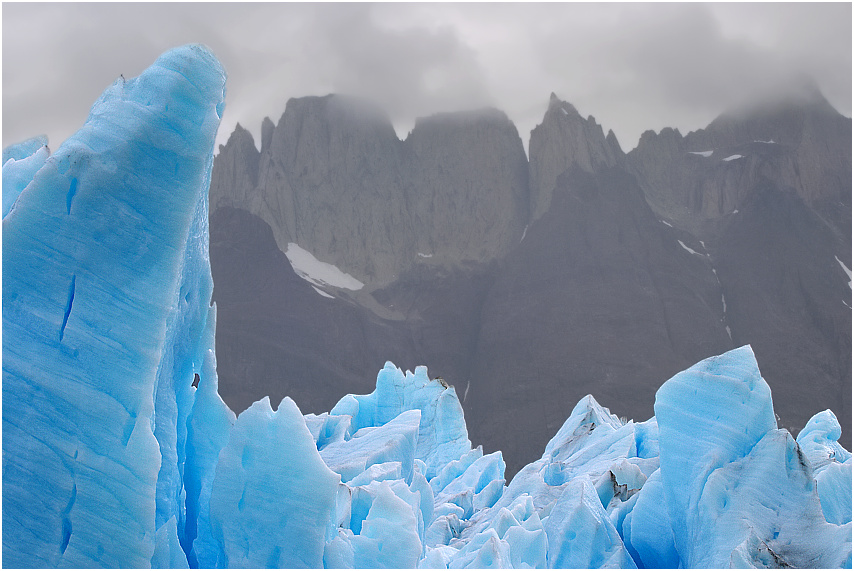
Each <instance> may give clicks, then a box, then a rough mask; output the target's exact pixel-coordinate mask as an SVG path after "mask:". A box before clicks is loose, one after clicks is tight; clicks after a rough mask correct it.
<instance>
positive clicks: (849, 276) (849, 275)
mask: <svg viewBox="0 0 854 571" xmlns="http://www.w3.org/2000/svg"><path fill="white" fill-rule="evenodd" d="M833 257H834V258H836V261H837V262H839V265H840V266H842V269H843V270H845V273H846V274H848V287H849V288H850V287H851V270H849V269H848V268H847V267H846V266H845V264H843V263H842V260H840V259H839V258H837V257H836V256H833Z"/></svg>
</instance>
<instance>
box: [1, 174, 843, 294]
mask: <svg viewBox="0 0 854 571" xmlns="http://www.w3.org/2000/svg"><path fill="white" fill-rule="evenodd" d="M4 172H5V171H4ZM4 182H5V179H4ZM4 196H5V195H4ZM4 201H5V199H4ZM834 258H836V261H837V262H839V265H840V266H842V270H843V271H844V272H845V273H846V274H847V275H848V287H849V288H850V287H851V270H849V269H848V266H846V265H845V264H844V263H843V262H842V260H840V259H839V258H838V257H837V256H834Z"/></svg>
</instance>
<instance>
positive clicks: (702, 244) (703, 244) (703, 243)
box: [700, 240, 706, 250]
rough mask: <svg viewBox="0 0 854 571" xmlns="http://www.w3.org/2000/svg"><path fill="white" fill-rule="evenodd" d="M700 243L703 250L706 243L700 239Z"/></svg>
mask: <svg viewBox="0 0 854 571" xmlns="http://www.w3.org/2000/svg"><path fill="white" fill-rule="evenodd" d="M700 245H701V246H702V247H703V249H704V250H705V249H706V243H705V242H703V241H702V240H700Z"/></svg>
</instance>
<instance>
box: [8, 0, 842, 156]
mask: <svg viewBox="0 0 854 571" xmlns="http://www.w3.org/2000/svg"><path fill="white" fill-rule="evenodd" d="M191 42H201V43H204V44H206V45H208V46H209V47H210V48H211V49H212V50H213V51H214V53H215V54H216V55H217V56H218V57H219V58H220V60H221V61H222V63H223V65H224V66H225V68H226V70H227V72H228V74H229V82H228V98H227V107H226V113H225V116H224V117H223V125H222V127H221V129H220V135H219V141H220V142H224V141H225V140H226V139H227V137H228V134H229V133H230V132H231V131H232V130H233V128H234V125H235V124H236V123H237V122H240V123H241V124H242V125H243V126H244V127H246V128H247V129H249V130H250V131H251V132H253V134H254V135H255V136H256V140H257V137H258V135H259V132H260V125H261V120H262V119H263V117H264V116H270V117H271V118H272V119H273V120H274V121H276V120H278V117H279V115H280V114H281V113H282V111H283V110H284V108H285V103H286V101H287V99H289V98H291V97H300V96H305V95H325V94H327V93H331V92H338V93H350V94H356V95H361V96H364V97H367V98H370V99H372V100H374V101H376V102H377V103H378V104H379V105H380V106H381V107H382V108H383V109H384V110H385V111H386V112H387V113H388V114H389V116H390V117H391V118H392V119H393V120H394V121H395V124H396V126H397V127H398V131H399V132H401V131H403V132H404V133H405V131H406V130H407V128H408V127H411V125H412V124H413V123H414V119H415V117H416V116H420V115H426V114H429V113H433V112H437V111H446V110H454V109H465V108H474V107H480V106H484V105H493V106H496V107H498V108H500V109H502V110H503V111H505V112H506V113H507V114H508V115H509V116H510V118H511V119H513V120H514V121H515V122H516V124H517V127H518V129H519V132H520V135H521V136H522V138H523V140H525V141H526V142H527V138H528V132H529V131H530V129H531V128H533V127H534V126H535V125H536V124H537V123H538V122H539V121H540V120H541V119H542V115H543V112H544V111H545V108H546V105H547V102H548V95H549V93H550V92H552V91H554V92H556V93H557V94H558V95H559V96H560V97H562V98H564V99H567V100H569V101H571V102H572V103H573V104H574V105H575V106H576V107H577V108H578V109H579V111H581V112H582V113H584V114H592V115H594V116H595V117H596V118H597V120H598V121H599V122H600V123H602V124H603V125H604V127H605V128H606V130H607V129H608V128H613V129H614V131H615V132H616V134H617V136H618V138H619V139H620V141H621V143H622V144H623V147H624V148H625V149H629V148H631V147H633V146H634V145H635V144H636V142H637V139H638V137H639V135H640V133H641V132H642V131H643V130H645V129H650V128H651V129H656V130H658V129H660V128H662V127H664V126H675V127H679V128H680V130H683V132H684V131H687V130H691V129H696V128H699V127H702V126H704V125H705V124H707V123H708V122H709V121H711V119H713V118H714V117H715V116H716V115H718V114H719V113H721V112H722V111H724V110H726V109H728V108H730V107H732V106H738V105H743V104H745V103H749V102H751V101H755V100H757V99H762V98H767V97H769V96H774V95H780V94H781V93H786V92H787V91H790V90H793V89H795V88H797V87H798V86H799V85H803V83H804V80H803V78H805V77H809V78H812V80H814V81H815V83H816V84H817V85H818V87H819V88H820V89H821V91H822V92H823V93H824V95H825V96H826V97H827V98H828V100H829V101H830V102H831V103H832V104H833V105H834V106H835V107H836V108H837V109H838V110H839V111H840V112H841V113H843V114H845V115H849V116H850V114H851V5H850V4H748V5H744V4H714V5H706V4H654V5H650V4H561V3H557V4H551V3H550V4H266V3H262V4H225V3H223V4H219V3H214V4H204V3H192V4H173V3H144V4H125V3H119V4H102V3H98V4H26V3H21V4H17V3H12V4H6V5H4V7H3V48H4V50H3V53H4V54H5V55H4V61H3V64H4V65H3V111H4V115H3V119H4V121H3V144H4V145H8V144H10V143H13V142H16V141H18V140H21V139H24V138H27V137H29V136H32V135H35V134H39V133H47V134H48V135H49V136H50V138H51V143H52V145H53V146H54V147H55V146H56V145H57V144H58V143H59V142H60V141H61V140H64V139H65V138H66V137H67V136H68V135H70V134H71V133H73V132H74V131H75V130H76V129H78V128H79V127H80V126H81V125H82V123H83V121H85V118H86V115H87V113H88V110H89V107H90V106H91V104H92V102H93V101H94V100H95V99H96V98H97V96H98V95H99V94H100V92H101V91H102V90H103V89H104V88H105V87H106V86H107V85H109V84H110V83H111V82H112V81H113V80H115V78H116V77H118V75H119V74H120V73H122V74H124V75H125V76H126V77H129V76H133V75H137V74H138V73H140V72H141V71H142V70H143V69H145V67H147V66H148V65H150V64H151V62H153V61H154V60H155V59H156V57H157V56H158V55H159V54H160V53H162V52H163V51H165V50H167V49H169V48H171V47H174V46H177V45H181V44H185V43H191Z"/></svg>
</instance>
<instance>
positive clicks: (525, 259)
mask: <svg viewBox="0 0 854 571" xmlns="http://www.w3.org/2000/svg"><path fill="white" fill-rule="evenodd" d="M679 237H680V235H679V234H678V233H677V231H675V230H674V229H672V228H669V227H667V226H666V225H664V224H662V223H661V222H659V221H658V219H657V218H656V217H655V216H654V215H653V213H652V211H651V210H650V208H649V206H647V204H646V202H645V201H644V199H643V194H642V192H641V190H640V188H638V186H637V183H636V182H635V180H634V178H633V177H631V176H630V175H628V174H626V173H625V172H624V171H622V170H620V169H616V168H611V169H603V170H600V171H599V172H597V173H596V174H591V173H587V172H584V171H583V170H582V169H581V167H579V166H576V167H574V168H572V169H570V170H568V171H566V172H564V173H563V174H562V175H561V176H560V177H558V180H557V184H556V187H555V189H554V194H553V197H552V202H551V207H550V208H549V210H548V211H547V212H546V213H545V214H544V215H543V217H542V218H541V219H540V220H538V221H537V222H535V223H534V224H533V225H532V226H531V228H530V229H529V230H528V233H527V235H526V237H525V239H524V240H523V241H522V243H521V244H519V246H518V247H517V248H516V249H515V250H514V251H512V252H511V253H510V254H509V255H508V256H507V258H506V260H505V262H504V264H503V265H502V268H501V271H500V273H499V277H498V279H497V280H496V283H495V285H494V286H493V287H492V288H491V289H490V291H489V294H488V295H487V298H486V301H485V302H484V307H483V311H482V315H483V318H482V321H481V330H480V335H479V344H478V351H477V356H476V360H475V365H474V373H473V375H472V377H473V378H474V379H476V380H477V384H474V383H473V385H472V389H471V394H470V395H469V399H470V402H471V407H472V408H473V415H472V416H473V417H474V418H475V419H479V420H480V422H474V423H472V425H471V426H470V428H469V433H470V435H471V437H472V438H473V441H477V442H483V443H484V444H485V445H486V446H487V447H489V448H500V449H501V450H502V451H503V452H505V457H506V458H507V462H508V469H510V470H511V471H514V472H515V470H517V469H519V468H521V467H522V465H524V464H519V463H518V462H519V460H520V459H525V460H524V461H527V459H528V458H531V457H538V456H539V454H540V453H541V452H540V451H541V450H542V449H543V448H544V446H545V443H546V442H547V441H548V439H549V438H551V436H553V435H554V433H555V432H556V431H557V429H558V428H560V426H561V424H563V421H564V420H565V419H566V418H567V417H568V416H569V413H570V412H571V410H572V407H573V406H574V405H575V403H576V402H578V400H579V399H581V398H582V397H583V396H584V395H586V394H592V395H593V396H594V397H595V398H596V399H597V400H600V402H607V403H608V404H609V407H610V409H611V412H613V413H615V414H618V415H621V416H627V417H629V418H635V419H647V418H649V417H651V416H652V415H653V414H654V413H653V410H652V406H653V403H654V401H655V391H656V390H657V389H658V387H659V386H660V385H661V383H662V382H663V380H666V379H668V378H669V377H670V376H672V375H673V374H675V373H677V372H679V371H681V370H683V369H685V368H687V367H689V366H690V365H691V364H693V363H694V362H696V361H698V360H700V359H702V358H705V357H706V356H709V355H714V354H719V353H722V352H725V351H727V350H729V349H731V348H733V344H732V342H731V341H730V339H729V337H728V335H727V332H726V330H725V323H724V320H723V317H724V315H723V307H722V304H721V293H720V286H719V284H718V283H717V279H716V278H715V275H714V273H713V272H712V266H711V264H710V263H709V260H708V259H707V258H706V257H705V256H702V255H697V254H691V253H690V252H688V251H687V250H685V249H684V248H682V247H681V246H680V245H679V242H678V241H677V240H678V239H679ZM682 240H683V241H685V240H686V238H685V237H682ZM695 247H696V248H698V249H701V247H700V246H699V245H696V246H695ZM508 403H512V405H508ZM508 406H512V408H509V409H508ZM495 410H506V411H507V413H505V414H502V415H497V414H494V412H491V411H495ZM466 414H467V418H468V417H469V413H468V410H467V411H466ZM508 416H509V417H510V418H512V421H511V422H509V423H510V424H512V426H513V431H514V432H515V433H516V434H517V436H516V437H515V438H508V435H507V431H506V429H502V425H505V424H508V418H507V417H508Z"/></svg>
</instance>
